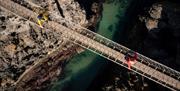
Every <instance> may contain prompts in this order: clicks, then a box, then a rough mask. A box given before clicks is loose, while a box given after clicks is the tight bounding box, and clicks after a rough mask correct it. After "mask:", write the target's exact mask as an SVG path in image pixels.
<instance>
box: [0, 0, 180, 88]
mask: <svg viewBox="0 0 180 91" xmlns="http://www.w3.org/2000/svg"><path fill="white" fill-rule="evenodd" d="M0 6H2V7H4V8H5V9H8V10H9V11H11V12H14V13H15V14H17V15H19V16H22V17H24V18H25V19H30V21H31V22H36V17H37V14H35V13H34V12H33V11H31V10H29V9H27V8H25V7H23V6H21V5H19V4H17V3H14V2H13V1H11V0H0ZM70 23H71V22H69V24H70ZM72 24H73V23H71V26H72ZM45 26H46V27H47V28H50V29H53V30H54V31H55V32H59V33H63V35H64V36H65V37H66V38H67V39H68V40H69V41H72V42H73V43H75V44H78V45H80V46H82V47H84V48H86V49H88V50H90V51H92V52H94V53H96V54H98V55H100V56H102V57H105V58H107V59H109V60H111V61H112V62H114V63H116V64H118V65H120V66H123V67H125V68H127V64H126V60H125V54H127V53H129V51H131V52H134V51H132V50H130V49H128V48H126V47H124V46H122V45H120V44H118V43H115V42H113V41H111V40H109V39H107V38H105V37H103V36H101V35H99V34H96V33H94V32H92V31H90V30H88V29H86V28H82V29H83V31H81V32H77V31H73V30H71V29H69V28H67V27H65V26H63V25H60V24H58V23H56V22H53V21H48V22H46V23H45ZM78 27H80V26H78ZM137 55H138V60H137V62H136V63H135V64H134V65H132V71H134V72H136V73H138V74H140V75H142V76H144V77H147V78H148V79H150V80H152V81H155V82H157V83H159V84H161V85H163V86H165V87H167V88H169V89H171V90H180V80H179V77H180V73H179V72H178V71H176V70H173V69H171V68H169V67H167V66H165V65H163V64H160V63H158V62H156V61H154V60H152V59H150V58H148V57H145V56H143V55H141V54H139V53H137Z"/></svg>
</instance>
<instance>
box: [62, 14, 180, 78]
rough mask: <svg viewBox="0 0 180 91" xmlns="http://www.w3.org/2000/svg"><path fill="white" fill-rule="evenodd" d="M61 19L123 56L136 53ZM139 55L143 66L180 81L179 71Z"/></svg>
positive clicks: (138, 57)
mask: <svg viewBox="0 0 180 91" xmlns="http://www.w3.org/2000/svg"><path fill="white" fill-rule="evenodd" d="M59 18H60V17H59ZM61 19H63V20H65V21H66V24H67V25H68V26H74V27H77V28H81V29H82V31H80V32H79V33H80V34H82V35H84V36H87V37H88V38H91V39H93V40H95V41H97V42H99V43H101V44H104V45H106V46H108V47H110V48H112V49H114V50H117V51H119V52H121V53H122V54H125V55H126V54H128V53H129V52H132V53H135V52H134V51H133V50H131V49H129V48H127V47H125V46H122V45H120V44H118V43H116V42H114V41H112V40H110V39H108V38H105V37H104V36H102V35H99V34H97V33H95V32H92V31H91V30H89V29H87V28H84V27H82V26H81V25H79V24H75V23H73V22H71V21H68V20H67V19H65V18H61ZM136 53H137V52H136ZM130 55H133V54H130ZM137 55H138V56H137V59H138V61H139V62H141V63H143V64H146V65H148V66H150V67H152V68H154V69H156V70H159V71H161V72H163V73H165V74H167V75H170V76H172V77H174V78H176V79H178V80H180V72H178V71H176V70H174V69H172V68H170V67H167V66H166V65H163V64H161V63H159V62H157V61H154V60H152V59H150V58H148V57H146V56H144V55H142V54H140V53H137Z"/></svg>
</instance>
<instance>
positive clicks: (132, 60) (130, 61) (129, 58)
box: [125, 52, 137, 70]
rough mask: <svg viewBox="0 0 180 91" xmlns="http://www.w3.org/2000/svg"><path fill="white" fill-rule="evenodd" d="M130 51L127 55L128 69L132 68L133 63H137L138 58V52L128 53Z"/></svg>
mask: <svg viewBox="0 0 180 91" xmlns="http://www.w3.org/2000/svg"><path fill="white" fill-rule="evenodd" d="M128 54H129V53H127V55H126V56H125V59H126V63H127V65H128V69H129V70H131V65H133V64H135V63H136V60H137V53H136V52H134V53H133V55H134V56H130V55H128Z"/></svg>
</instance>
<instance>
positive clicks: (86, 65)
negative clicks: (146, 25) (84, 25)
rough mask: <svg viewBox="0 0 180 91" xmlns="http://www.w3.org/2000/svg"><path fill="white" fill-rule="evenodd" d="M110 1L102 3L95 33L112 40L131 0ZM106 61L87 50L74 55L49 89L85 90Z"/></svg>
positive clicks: (54, 90) (55, 90)
mask: <svg viewBox="0 0 180 91" xmlns="http://www.w3.org/2000/svg"><path fill="white" fill-rule="evenodd" d="M110 1H112V2H105V3H103V12H102V19H101V21H100V22H99V27H97V33H98V34H101V35H103V36H105V37H107V38H109V39H111V40H113V37H114V35H115V33H116V32H117V31H121V28H117V26H118V24H119V23H121V24H122V25H121V26H123V21H124V19H125V17H126V16H125V12H126V9H127V7H128V5H129V4H130V2H131V0H110ZM121 21H122V22H121ZM107 62H108V61H107V60H106V59H104V58H102V57H100V56H98V55H96V54H94V53H92V52H90V51H88V50H86V51H84V52H83V53H81V54H78V55H76V56H74V57H73V58H72V59H71V60H70V62H69V63H68V64H67V66H66V67H65V76H64V78H63V79H61V80H60V81H58V82H57V83H55V85H54V86H53V87H52V89H51V91H85V90H86V89H87V87H88V86H89V85H90V83H91V81H92V80H93V79H94V78H95V76H96V75H97V74H100V73H101V70H103V69H104V68H105V67H106V64H107ZM64 89H66V90H64Z"/></svg>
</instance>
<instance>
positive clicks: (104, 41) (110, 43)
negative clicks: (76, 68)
mask: <svg viewBox="0 0 180 91" xmlns="http://www.w3.org/2000/svg"><path fill="white" fill-rule="evenodd" d="M7 1H10V0H7ZM0 2H3V3H4V2H6V1H3V0H0ZM9 3H11V2H9ZM4 6H5V7H9V6H12V7H9V8H10V9H11V10H13V11H14V13H17V14H18V13H19V11H21V12H22V13H23V14H24V15H26V16H23V14H20V15H21V16H23V17H24V18H26V19H29V18H30V17H32V18H31V19H32V20H31V21H36V18H35V17H36V14H33V13H32V12H31V13H28V12H30V11H28V12H27V11H24V10H25V9H23V8H22V7H20V6H17V5H13V4H12V3H11V5H8V4H7V6H6V5H4ZM17 7H18V9H19V10H17ZM16 10H17V12H16ZM67 22H70V21H67ZM69 25H70V26H75V27H77V28H82V29H84V31H82V32H79V34H81V35H84V36H86V37H88V38H90V39H93V40H94V41H96V42H98V43H101V44H103V45H106V46H107V47H109V48H112V49H114V50H116V51H118V52H120V53H122V54H126V53H128V52H129V51H131V50H130V49H128V48H126V47H124V46H122V45H119V44H118V43H115V42H113V41H111V40H109V39H107V38H105V37H103V36H101V35H99V34H96V33H94V32H92V31H90V30H88V29H86V28H83V27H81V26H79V25H76V24H73V22H70V23H69ZM66 33H67V32H66ZM75 43H76V44H79V42H78V41H75ZM85 48H87V49H88V48H89V47H88V45H85ZM91 50H93V51H94V52H95V53H97V54H100V55H102V53H101V52H98V50H96V49H91ZM102 56H105V58H107V59H109V58H111V56H110V55H102ZM111 60H113V62H116V61H115V60H114V59H111ZM138 60H139V62H141V63H143V64H146V65H147V66H149V67H151V66H152V68H153V67H155V68H154V69H156V68H157V70H158V69H160V70H161V71H160V72H163V73H164V74H167V75H170V73H171V75H172V76H173V75H174V76H175V77H176V79H177V78H178V79H177V80H179V72H178V71H175V70H173V69H171V68H169V67H167V66H165V65H163V64H160V63H158V62H156V61H154V60H152V59H149V58H147V57H145V56H143V55H141V54H139V53H138ZM118 62H120V64H121V66H123V67H126V68H127V65H126V64H124V63H122V62H121V61H118ZM117 64H118V63H117ZM133 70H134V71H135V72H138V70H136V69H133ZM139 74H141V75H143V76H145V77H147V78H149V79H151V80H153V81H155V82H157V81H158V80H157V81H156V80H155V78H152V77H151V76H149V77H148V76H147V75H145V73H143V72H139ZM159 83H160V84H161V85H163V83H162V82H159ZM163 86H164V85H163ZM165 86H166V85H165Z"/></svg>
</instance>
